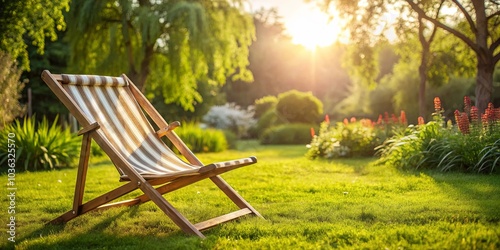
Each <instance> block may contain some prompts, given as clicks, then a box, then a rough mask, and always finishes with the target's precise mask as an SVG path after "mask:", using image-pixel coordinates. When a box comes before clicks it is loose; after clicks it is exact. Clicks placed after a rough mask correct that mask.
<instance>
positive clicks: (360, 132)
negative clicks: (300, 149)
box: [306, 119, 380, 159]
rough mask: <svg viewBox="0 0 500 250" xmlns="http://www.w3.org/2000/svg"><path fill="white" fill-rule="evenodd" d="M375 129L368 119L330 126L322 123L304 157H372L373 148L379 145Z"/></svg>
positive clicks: (328, 123)
mask: <svg viewBox="0 0 500 250" xmlns="http://www.w3.org/2000/svg"><path fill="white" fill-rule="evenodd" d="M375 131H376V129H375V127H374V126H373V123H372V122H371V120H369V119H362V120H360V121H352V122H350V123H349V122H343V123H340V122H339V123H337V124H335V125H331V124H330V122H329V121H324V122H322V123H321V125H320V129H319V134H318V135H315V136H314V137H313V139H312V141H311V143H310V144H308V145H307V146H308V148H309V150H308V152H307V153H306V156H307V157H308V158H310V159H315V158H318V157H321V158H326V159H332V158H340V157H354V156H373V155H374V153H375V147H376V146H377V145H379V144H380V139H379V137H377V133H376V132H375Z"/></svg>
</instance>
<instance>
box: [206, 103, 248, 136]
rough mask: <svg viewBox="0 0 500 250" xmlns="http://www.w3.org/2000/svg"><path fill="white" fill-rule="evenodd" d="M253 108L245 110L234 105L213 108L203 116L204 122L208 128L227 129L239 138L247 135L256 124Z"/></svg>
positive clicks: (227, 104) (228, 104)
mask: <svg viewBox="0 0 500 250" xmlns="http://www.w3.org/2000/svg"><path fill="white" fill-rule="evenodd" d="M253 115H254V113H253V107H252V106H250V107H249V108H248V109H246V110H244V109H242V108H241V107H240V106H238V105H236V104H234V103H226V104H225V105H223V106H213V107H212V108H210V110H209V111H208V113H207V114H206V115H205V116H203V122H205V123H206V124H207V125H208V126H210V127H213V128H218V129H227V130H230V131H232V132H233V133H235V134H236V135H237V136H238V137H239V138H241V137H244V136H246V135H247V132H248V129H249V128H250V127H251V126H252V125H254V124H255V120H254V119H253Z"/></svg>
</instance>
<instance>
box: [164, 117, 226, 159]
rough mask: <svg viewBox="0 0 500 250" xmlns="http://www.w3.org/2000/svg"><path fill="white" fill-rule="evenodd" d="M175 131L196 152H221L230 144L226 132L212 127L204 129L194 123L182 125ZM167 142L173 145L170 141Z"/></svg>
mask: <svg viewBox="0 0 500 250" xmlns="http://www.w3.org/2000/svg"><path fill="white" fill-rule="evenodd" d="M175 133H176V134H177V135H178V136H179V137H180V138H181V139H182V140H183V141H184V143H185V144H186V146H188V147H189V149H191V151H193V152H195V153H197V152H221V151H224V150H226V149H227V146H228V143H227V141H226V137H225V135H224V132H222V131H221V130H217V129H212V128H207V129H203V128H201V127H200V126H199V125H198V124H194V123H188V124H184V125H182V126H181V127H179V128H177V129H176V130H175ZM167 144H168V145H170V146H171V145H172V144H171V143H170V142H167Z"/></svg>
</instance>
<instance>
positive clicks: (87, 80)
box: [61, 75, 128, 87]
mask: <svg viewBox="0 0 500 250" xmlns="http://www.w3.org/2000/svg"><path fill="white" fill-rule="evenodd" d="M61 77H62V82H63V83H64V84H71V85H86V86H111V87H124V86H128V82H127V81H125V79H123V78H122V77H111V76H95V75H61Z"/></svg>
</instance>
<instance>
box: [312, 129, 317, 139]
mask: <svg viewBox="0 0 500 250" xmlns="http://www.w3.org/2000/svg"><path fill="white" fill-rule="evenodd" d="M315 135H316V132H314V128H311V137H314V136H315Z"/></svg>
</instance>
